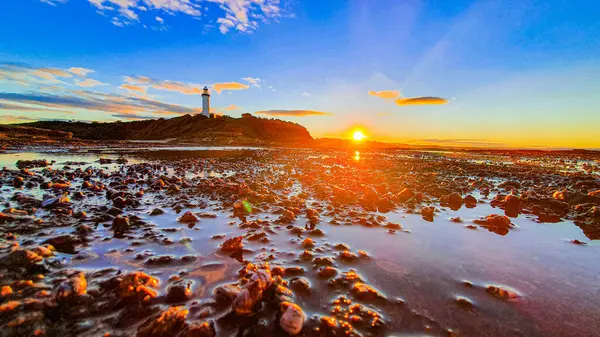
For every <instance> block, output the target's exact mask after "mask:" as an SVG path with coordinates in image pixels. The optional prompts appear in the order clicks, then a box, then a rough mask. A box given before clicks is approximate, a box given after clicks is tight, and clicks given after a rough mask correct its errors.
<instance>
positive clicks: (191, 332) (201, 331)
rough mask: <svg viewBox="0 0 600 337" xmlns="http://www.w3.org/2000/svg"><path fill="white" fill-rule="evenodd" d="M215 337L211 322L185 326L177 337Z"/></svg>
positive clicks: (213, 324)
mask: <svg viewBox="0 0 600 337" xmlns="http://www.w3.org/2000/svg"><path fill="white" fill-rule="evenodd" d="M216 335H217V332H216V330H215V323H214V322H213V321H204V322H193V323H191V324H190V325H189V326H187V327H186V328H185V329H184V330H183V332H181V334H180V335H179V337H214V336H216Z"/></svg>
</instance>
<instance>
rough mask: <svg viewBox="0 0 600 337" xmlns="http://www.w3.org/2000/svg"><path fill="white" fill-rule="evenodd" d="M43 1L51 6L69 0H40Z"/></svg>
mask: <svg viewBox="0 0 600 337" xmlns="http://www.w3.org/2000/svg"><path fill="white" fill-rule="evenodd" d="M40 1H41V2H43V3H46V4H48V5H51V6H56V5H57V4H64V3H66V2H67V1H68V0H40Z"/></svg>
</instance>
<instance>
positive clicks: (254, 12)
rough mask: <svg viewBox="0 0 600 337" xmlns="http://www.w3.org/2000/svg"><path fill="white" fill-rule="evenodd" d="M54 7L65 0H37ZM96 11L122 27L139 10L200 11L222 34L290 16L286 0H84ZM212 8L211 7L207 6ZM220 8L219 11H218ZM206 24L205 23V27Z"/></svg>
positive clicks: (195, 13) (135, 17) (132, 21)
mask: <svg viewBox="0 0 600 337" xmlns="http://www.w3.org/2000/svg"><path fill="white" fill-rule="evenodd" d="M40 1H41V2H44V3H47V4H50V5H52V6H56V5H57V4H62V3H65V2H67V0H40ZM88 2H89V3H90V4H91V5H92V6H93V7H95V9H96V11H97V12H98V13H99V14H102V15H104V16H107V17H110V18H111V23H112V24H113V25H115V26H118V27H125V26H128V25H132V24H137V23H140V24H141V25H142V26H144V27H146V25H145V24H144V22H143V21H142V20H141V18H140V14H141V13H143V12H148V11H154V12H156V13H157V14H161V15H163V14H164V15H175V14H185V15H188V16H191V17H195V18H200V17H201V16H202V15H203V12H204V11H208V13H211V14H212V13H216V18H211V19H216V23H217V24H218V26H219V31H220V32H221V33H223V34H226V33H228V32H229V31H231V30H235V31H239V32H244V33H251V32H253V31H254V30H256V28H258V26H259V25H260V24H261V23H270V22H277V20H278V19H279V18H281V17H285V16H290V14H288V11H287V10H286V9H285V6H283V5H282V2H286V3H287V2H288V0H88ZM210 7H214V8H210ZM215 9H216V11H215ZM219 9H220V11H219ZM164 15H163V16H162V17H161V16H157V15H155V16H154V20H155V21H157V22H159V23H160V24H161V25H162V24H164V19H163V17H164ZM208 25H209V24H207V26H208Z"/></svg>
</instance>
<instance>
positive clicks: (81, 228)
mask: <svg viewBox="0 0 600 337" xmlns="http://www.w3.org/2000/svg"><path fill="white" fill-rule="evenodd" d="M93 232H94V230H93V229H92V227H90V226H87V225H84V224H79V225H78V226H77V228H75V233H77V234H79V235H88V234H92V233H93Z"/></svg>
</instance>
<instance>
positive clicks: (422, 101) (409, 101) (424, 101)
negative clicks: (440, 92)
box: [394, 96, 448, 106]
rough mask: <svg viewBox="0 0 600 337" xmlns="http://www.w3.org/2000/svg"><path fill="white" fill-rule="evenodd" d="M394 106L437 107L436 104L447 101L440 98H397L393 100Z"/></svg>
mask: <svg viewBox="0 0 600 337" xmlns="http://www.w3.org/2000/svg"><path fill="white" fill-rule="evenodd" d="M394 102H396V104H398V105H400V106H403V105H437V104H446V103H448V100H447V99H445V98H440V97H428V96H425V97H406V98H398V99H397V100H395V101H394Z"/></svg>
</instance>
